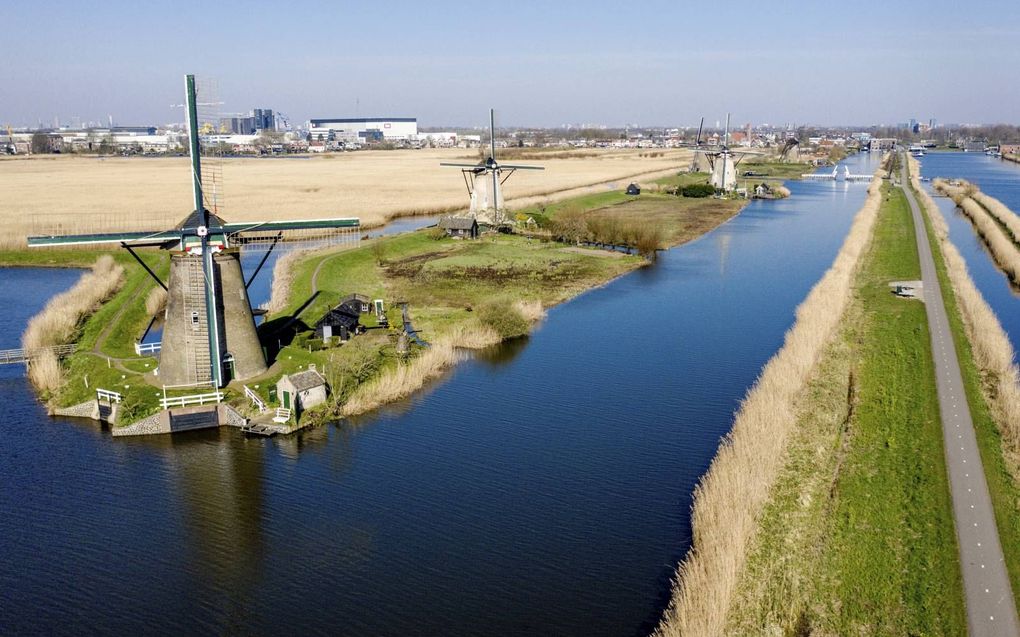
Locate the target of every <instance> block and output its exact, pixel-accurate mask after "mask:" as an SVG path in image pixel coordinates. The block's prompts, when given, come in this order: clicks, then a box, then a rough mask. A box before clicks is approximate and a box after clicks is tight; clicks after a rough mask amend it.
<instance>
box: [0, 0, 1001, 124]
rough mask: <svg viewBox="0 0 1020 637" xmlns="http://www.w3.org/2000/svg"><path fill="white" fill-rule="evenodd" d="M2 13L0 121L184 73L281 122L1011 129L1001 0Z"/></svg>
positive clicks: (96, 102)
mask: <svg viewBox="0 0 1020 637" xmlns="http://www.w3.org/2000/svg"><path fill="white" fill-rule="evenodd" d="M716 7H719V8H716ZM0 23H2V24H4V25H6V26H7V28H6V29H4V32H3V36H2V37H0V60H2V63H0V124H3V123H6V122H10V123H12V124H15V125H29V124H35V123H36V122H37V121H38V120H40V119H41V120H43V121H44V122H48V123H51V122H52V121H53V118H54V116H59V117H60V119H61V121H64V122H67V121H69V120H70V118H71V117H72V116H78V117H81V118H82V119H85V120H89V119H92V120H99V119H103V120H105V119H106V115H107V114H112V115H113V117H114V119H115V121H116V122H117V123H121V124H143V123H146V124H147V123H153V124H161V123H166V122H171V121H176V120H179V119H182V116H181V115H180V110H179V109H177V110H174V109H171V108H170V105H171V104H176V103H179V102H181V101H182V97H181V93H182V79H181V78H182V76H183V75H184V74H185V73H195V74H196V75H199V76H200V77H201V76H204V77H212V78H215V79H216V80H217V81H218V83H219V94H220V95H219V97H220V99H221V100H222V101H223V102H224V105H223V106H222V107H221V108H222V109H223V110H224V111H228V112H231V111H236V112H241V111H247V110H249V109H251V108H255V107H268V108H274V109H277V110H279V111H282V112H284V113H286V114H287V115H289V116H290V117H291V119H292V120H295V121H304V120H306V119H308V118H310V117H339V116H353V115H355V112H356V111H357V114H359V115H363V116H414V117H418V120H419V123H420V124H421V125H424V126H442V125H482V124H484V123H485V119H486V113H487V109H488V107H489V106H495V107H496V109H497V112H498V114H499V120H500V123H502V124H507V125H537V126H557V125H560V124H568V123H584V122H591V123H604V124H607V125H622V124H625V123H637V124H649V125H692V124H693V125H697V122H698V119H699V118H700V117H701V116H705V118H706V122H711V123H714V122H715V120H717V119H721V118H723V117H725V113H726V112H727V111H729V112H732V113H733V118H734V121H735V122H739V123H745V122H755V123H759V122H769V123H776V124H784V123H788V122H793V123H813V124H865V123H876V124H879V123H888V124H892V123H896V122H900V121H906V120H907V119H909V118H910V117H916V118H917V119H919V120H925V121H926V120H928V119H929V118H931V117H935V118H937V119H938V120H939V121H940V122H944V123H946V122H974V123H978V122H1020V82H1018V81H1017V80H1018V78H1020V2H1017V1H1015V0H1014V1H1010V2H1006V1H1001V0H996V1H981V0H973V1H970V2H946V1H943V0H930V1H926V2H921V1H914V0H910V1H895V2H894V1H891V0H889V1H886V2H871V1H861V0H857V1H854V0H849V1H847V2H830V1H828V0H815V1H814V2H765V1H759V2H742V1H737V2H729V3H716V2H697V3H693V2H680V1H677V0H674V1H672V2H659V1H651V2H641V1H635V2H629V3H626V2H597V1H589V2H575V1H573V0H566V1H563V2H551V1H550V2H530V1H527V0H519V1H517V2H482V3H479V2H442V1H437V2H413V3H412V2H384V1H380V2H375V3H369V2H330V3H326V2H322V3H318V2H300V1H298V2H283V1H278V2H272V3H262V2H254V1H251V2H243V3H239V2H217V1H214V0H207V1H205V2H137V1H135V2H118V1H110V2H88V1H82V2H63V3H61V2H46V1H39V2H29V1H26V0H7V1H6V2H4V3H3V4H0Z"/></svg>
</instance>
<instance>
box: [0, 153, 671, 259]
mask: <svg viewBox="0 0 1020 637" xmlns="http://www.w3.org/2000/svg"><path fill="white" fill-rule="evenodd" d="M642 155H645V156H642ZM473 157H474V155H473V151H470V150H464V149H444V150H438V149H437V150H417V151H414V150H407V151H361V152H355V153H343V154H330V155H325V156H316V157H301V158H286V159H256V158H227V159H224V160H222V174H223V186H222V192H223V198H222V201H223V206H222V207H221V208H220V210H219V212H220V214H221V215H222V216H223V217H224V218H225V219H227V220H230V221H235V220H236V221H240V220H260V219H308V218H317V217H360V218H361V221H362V224H363V225H365V226H377V225H381V224H383V223H385V222H386V221H387V220H389V219H391V218H393V217H395V216H404V215H412V214H429V213H439V212H446V211H451V210H458V209H462V208H466V207H467V203H468V197H467V193H466V191H465V188H464V183H463V180H462V178H461V175H460V173H459V172H458V171H457V169H456V168H441V167H440V166H439V162H441V161H473ZM568 157H569V158H568ZM689 161H690V155H689V153H688V152H687V151H683V150H677V151H669V152H663V153H662V154H661V155H660V156H656V157H651V156H649V153H647V152H646V151H641V150H600V151H591V150H588V151H585V152H583V153H577V155H576V156H571V155H570V153H557V154H556V155H555V156H554V157H553V158H550V159H543V160H541V161H530V160H529V163H532V164H534V165H540V166H544V167H545V168H546V170H545V171H543V172H538V171H520V172H519V173H517V174H516V175H514V176H513V178H512V179H510V180H509V181H508V182H507V184H506V187H505V193H506V197H507V199H508V201H511V200H516V201H515V203H517V204H519V205H524V204H525V203H526V202H528V201H533V199H534V198H535V197H542V196H547V195H552V194H554V193H556V194H559V193H562V196H572V195H576V194H581V193H582V192H584V190H585V188H591V187H593V186H595V185H598V184H604V183H606V182H612V181H617V180H624V179H629V178H631V177H633V176H637V175H641V176H646V175H649V174H650V173H658V174H668V172H669V171H672V170H676V169H678V168H681V167H686V166H687V165H688V164H689ZM0 183H3V200H2V201H3V203H2V205H0V230H2V231H3V234H2V237H3V238H0V245H4V244H6V245H8V246H12V247H16V246H18V245H24V237H25V236H27V235H29V234H57V233H72V232H102V231H108V230H116V229H123V230H147V229H162V228H166V227H169V226H172V225H173V224H175V223H177V222H178V221H180V220H181V219H182V218H183V217H184V216H185V215H186V214H187V213H188V212H190V210H191V208H192V207H191V205H190V203H189V202H190V199H191V186H190V180H189V170H188V160H187V158H184V157H174V158H138V157H135V158H120V157H118V158H104V159H100V158H98V157H71V156H38V157H30V158H18V159H4V160H0ZM622 186H623V184H621V185H620V187H622Z"/></svg>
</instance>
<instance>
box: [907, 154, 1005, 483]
mask: <svg viewBox="0 0 1020 637" xmlns="http://www.w3.org/2000/svg"><path fill="white" fill-rule="evenodd" d="M909 165H910V173H911V175H910V181H911V184H912V185H913V186H914V190H915V192H917V193H918V196H919V197H920V199H921V207H922V208H923V210H924V212H925V214H926V215H927V216H928V219H929V221H930V223H931V225H932V229H933V230H934V232H935V236H936V237H937V238H938V242H939V248H941V250H942V257H943V260H944V261H945V263H946V274H947V275H948V276H949V281H950V284H951V285H952V287H953V293H954V294H955V295H956V301H957V304H958V305H959V307H960V314H961V315H962V317H963V327H964V330H965V332H966V334H967V339H968V340H969V341H970V345H971V349H972V350H973V352H974V362H975V363H976V364H977V366H978V368H979V369H980V370H981V372H982V375H983V376H984V379H985V382H984V383H983V384H982V391H983V393H984V395H985V400H986V401H987V403H988V406H989V408H990V409H991V413H992V418H993V419H994V420H995V423H996V425H997V426H998V428H999V431H1000V433H1001V435H1002V453H1003V456H1004V457H1005V458H1006V466H1007V468H1008V469H1009V472H1010V475H1011V476H1012V477H1013V480H1014V482H1017V483H1020V372H1018V370H1017V365H1016V363H1015V362H1014V361H1015V359H1016V354H1015V352H1014V350H1013V346H1012V344H1011V343H1010V341H1009V337H1008V336H1007V335H1006V331H1005V330H1004V329H1003V328H1002V324H1001V323H999V319H998V317H996V316H995V312H994V311H993V310H992V308H991V307H990V306H989V305H988V303H987V302H986V301H985V299H984V297H983V296H982V295H981V292H980V291H979V290H978V289H977V286H976V285H974V280H973V279H971V278H970V273H969V272H968V270H967V262H966V261H965V260H964V258H963V256H962V255H961V254H960V251H959V250H957V249H956V246H954V245H953V243H952V241H950V240H949V227H948V225H946V221H945V219H943V218H942V214H941V213H940V212H939V209H938V206H937V205H936V204H935V202H934V201H933V200H932V198H931V197H930V196H929V195H928V193H927V192H926V191H925V190H924V189H923V188H922V187H921V183H920V180H919V179H918V175H919V174H920V170H919V169H918V163H917V161H916V160H915V159H913V158H910V160H909Z"/></svg>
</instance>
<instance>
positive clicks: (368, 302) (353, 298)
mask: <svg viewBox="0 0 1020 637" xmlns="http://www.w3.org/2000/svg"><path fill="white" fill-rule="evenodd" d="M340 303H341V304H345V305H346V304H350V305H351V306H352V307H357V308H359V309H360V310H361V313H362V314H368V313H369V312H371V311H372V299H370V298H368V297H367V296H365V295H364V294H358V293H354V294H348V295H347V296H345V297H344V298H342V299H340Z"/></svg>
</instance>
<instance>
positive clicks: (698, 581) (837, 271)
mask: <svg viewBox="0 0 1020 637" xmlns="http://www.w3.org/2000/svg"><path fill="white" fill-rule="evenodd" d="M881 177H882V175H881V174H880V172H879V173H876V175H875V177H874V179H873V180H872V183H871V184H870V186H869V188H868V196H867V198H866V200H865V203H864V205H863V206H862V208H861V210H860V211H859V212H858V213H857V215H856V217H855V219H854V222H853V224H852V226H851V228H850V231H849V233H848V235H847V238H846V240H845V241H844V243H843V246H842V247H841V249H840V251H839V253H838V254H837V256H836V259H835V261H834V262H833V265H832V266H831V267H830V268H829V270H828V271H827V272H826V273H825V275H823V277H822V278H821V280H820V281H819V282H818V283H817V284H816V285H815V286H814V288H812V290H811V292H810V293H809V294H808V296H807V298H806V299H805V301H804V302H803V303H802V304H801V305H800V306H799V307H798V308H797V312H796V322H795V324H794V326H793V327H792V328H791V329H790V330H789V331H788V332H787V334H786V338H785V341H784V344H783V347H782V348H781V349H780V350H779V352H777V353H776V355H775V356H773V357H772V359H771V360H769V362H768V363H767V364H766V365H765V367H764V369H763V370H762V373H761V375H760V376H759V378H758V380H757V381H756V382H755V384H754V386H753V387H752V388H751V389H750V390H749V391H748V394H747V396H746V397H745V398H744V400H743V402H742V404H741V408H740V410H739V412H738V413H737V416H736V419H735V421H734V424H733V428H732V430H731V432H730V433H729V435H727V437H726V438H725V439H724V440H723V441H722V443H721V444H720V447H719V451H718V452H717V454H716V457H715V459H714V460H713V462H712V465H711V467H710V468H709V470H708V472H707V473H706V474H705V476H704V477H703V478H702V480H701V482H700V483H699V485H698V486H697V488H696V489H695V495H694V507H693V512H692V526H693V541H692V545H691V549H690V551H689V552H688V555H687V557H686V558H685V559H684V561H683V562H682V563H681V564H680V566H679V567H678V570H677V577H676V582H675V585H674V589H673V595H672V599H671V601H670V604H669V606H668V608H667V609H666V612H665V614H664V617H663V619H662V621H661V622H660V624H659V626H658V628H657V629H656V631H655V634H656V635H663V636H670V635H719V634H721V633H722V631H723V629H724V627H725V625H726V618H727V612H728V610H729V608H730V604H731V602H732V600H733V596H734V593H735V591H736V587H737V584H738V582H739V579H740V574H741V572H742V571H743V568H744V563H745V559H746V557H747V551H748V549H749V547H750V545H751V542H752V540H753V537H754V535H755V532H756V530H757V524H758V518H759V516H760V514H761V511H762V509H763V507H764V506H765V504H766V503H767V502H768V499H769V495H770V491H771V489H772V486H773V485H774V484H775V481H776V478H777V476H778V474H779V472H780V469H781V468H782V466H783V462H784V459H785V450H786V447H787V442H788V439H789V438H790V436H791V434H792V433H793V432H794V429H795V425H796V422H795V419H794V418H792V417H791V414H792V411H793V409H794V405H795V400H796V398H797V396H798V394H799V393H800V392H801V391H802V389H803V388H804V387H805V386H806V384H807V382H808V380H809V378H810V376H811V374H812V371H813V370H814V368H815V365H816V362H817V361H818V359H819V357H820V355H821V353H822V352H823V350H824V349H825V347H826V346H827V344H828V343H829V342H830V341H831V340H832V337H833V335H834V334H835V333H836V331H837V328H838V326H839V323H840V319H841V317H842V316H843V314H844V312H845V310H846V308H847V306H848V305H849V303H850V300H851V297H852V294H851V291H852V284H853V280H854V276H855V273H856V271H857V268H858V263H859V261H860V258H861V255H862V254H863V253H864V252H865V250H866V249H867V247H868V245H869V243H870V240H871V236H872V230H873V228H874V225H875V221H876V219H877V217H878V213H879V208H880V205H881V200H882V194H881V183H882V179H881Z"/></svg>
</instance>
